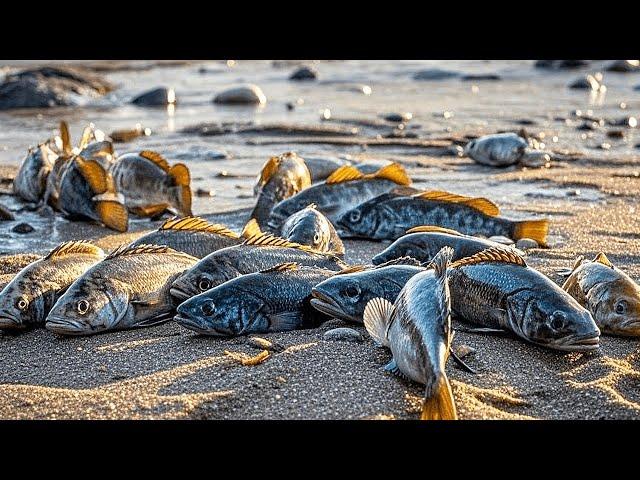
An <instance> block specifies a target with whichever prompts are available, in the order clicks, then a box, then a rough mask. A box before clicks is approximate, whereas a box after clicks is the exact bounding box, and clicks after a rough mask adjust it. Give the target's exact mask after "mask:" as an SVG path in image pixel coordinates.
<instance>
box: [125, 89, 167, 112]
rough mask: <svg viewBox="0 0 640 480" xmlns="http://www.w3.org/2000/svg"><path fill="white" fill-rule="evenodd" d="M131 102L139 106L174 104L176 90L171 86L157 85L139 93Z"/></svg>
mask: <svg viewBox="0 0 640 480" xmlns="http://www.w3.org/2000/svg"><path fill="white" fill-rule="evenodd" d="M131 103H133V104H134V105H138V106H141V107H162V106H165V105H175V103H176V92H175V91H174V90H173V88H166V87H158V88H154V89H153V90H149V91H147V92H144V93H141V94H140V95H138V96H137V97H135V98H134V99H133V100H131Z"/></svg>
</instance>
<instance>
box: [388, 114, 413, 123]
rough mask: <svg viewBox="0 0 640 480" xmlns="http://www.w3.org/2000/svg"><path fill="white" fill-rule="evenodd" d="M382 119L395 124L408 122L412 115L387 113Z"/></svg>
mask: <svg viewBox="0 0 640 480" xmlns="http://www.w3.org/2000/svg"><path fill="white" fill-rule="evenodd" d="M382 118H384V119H385V120H386V121H387V122H396V123H401V122H408V121H409V120H411V119H412V118H413V113H411V112H404V113H389V114H387V115H384V116H383V117H382Z"/></svg>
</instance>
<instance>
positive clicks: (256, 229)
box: [240, 218, 264, 239]
mask: <svg viewBox="0 0 640 480" xmlns="http://www.w3.org/2000/svg"><path fill="white" fill-rule="evenodd" d="M261 235H264V233H262V230H260V225H258V221H257V220H256V219H255V218H252V219H251V220H249V221H248V222H247V224H246V225H245V226H244V228H243V229H242V233H241V234H240V236H241V237H242V238H246V239H249V238H251V237H259V236H261Z"/></svg>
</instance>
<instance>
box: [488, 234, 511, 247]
mask: <svg viewBox="0 0 640 480" xmlns="http://www.w3.org/2000/svg"><path fill="white" fill-rule="evenodd" d="M489 240H491V241H492V242H496V243H502V244H503V245H513V240H511V239H510V238H508V237H504V236H502V235H495V236H493V237H489Z"/></svg>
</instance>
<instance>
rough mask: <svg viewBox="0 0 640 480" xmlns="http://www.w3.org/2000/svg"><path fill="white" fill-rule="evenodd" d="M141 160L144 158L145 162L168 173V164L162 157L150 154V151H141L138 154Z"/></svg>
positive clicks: (157, 154) (155, 153) (154, 153)
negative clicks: (147, 161) (149, 162)
mask: <svg viewBox="0 0 640 480" xmlns="http://www.w3.org/2000/svg"><path fill="white" fill-rule="evenodd" d="M139 155H140V156H141V157H142V158H146V159H147V160H149V161H151V162H153V163H155V164H156V165H157V166H158V167H160V168H161V169H162V170H164V171H165V172H168V171H169V169H170V167H169V162H167V161H166V160H165V159H164V157H163V156H162V155H160V154H159V153H158V152H152V151H151V150H143V151H142V152H140V153H139Z"/></svg>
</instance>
